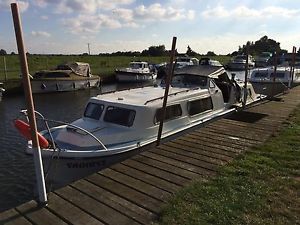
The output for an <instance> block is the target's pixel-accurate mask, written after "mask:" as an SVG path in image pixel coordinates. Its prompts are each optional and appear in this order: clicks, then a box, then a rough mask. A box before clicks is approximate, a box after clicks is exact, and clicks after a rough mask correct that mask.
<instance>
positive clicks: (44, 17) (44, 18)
mask: <svg viewBox="0 0 300 225" xmlns="http://www.w3.org/2000/svg"><path fill="white" fill-rule="evenodd" d="M41 19H42V20H48V19H49V17H48V16H45V15H43V16H41Z"/></svg>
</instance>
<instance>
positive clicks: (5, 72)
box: [3, 56, 7, 81]
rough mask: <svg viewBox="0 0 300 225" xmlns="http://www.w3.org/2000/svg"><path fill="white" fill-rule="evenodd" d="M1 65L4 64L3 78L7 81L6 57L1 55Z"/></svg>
mask: <svg viewBox="0 0 300 225" xmlns="http://www.w3.org/2000/svg"><path fill="white" fill-rule="evenodd" d="M3 65H4V80H5V81H7V67H6V58H5V56H3Z"/></svg>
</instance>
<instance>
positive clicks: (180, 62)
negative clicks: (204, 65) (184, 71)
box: [175, 56, 199, 69]
mask: <svg viewBox="0 0 300 225" xmlns="http://www.w3.org/2000/svg"><path fill="white" fill-rule="evenodd" d="M196 65H199V59H197V58H194V57H189V56H179V57H177V58H176V65H175V68H176V69H181V68H183V67H185V66H196Z"/></svg>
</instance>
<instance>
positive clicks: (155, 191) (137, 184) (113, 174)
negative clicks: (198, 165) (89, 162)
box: [98, 168, 171, 201]
mask: <svg viewBox="0 0 300 225" xmlns="http://www.w3.org/2000/svg"><path fill="white" fill-rule="evenodd" d="M98 173H99V174H101V175H103V176H105V177H107V178H110V179H113V180H115V181H117V182H119V183H120V184H123V185H126V186H127V187H129V188H131V189H134V190H137V191H139V192H141V193H144V194H146V195H149V196H151V197H152V198H155V199H157V200H158V201H165V200H166V199H168V198H169V197H170V196H171V193H170V192H167V191H165V190H162V189H159V188H157V187H155V186H153V185H151V184H149V183H146V182H144V181H142V180H140V179H136V178H133V177H131V176H128V175H126V174H123V173H121V172H118V171H116V170H112V169H110V168H108V169H105V170H103V171H100V172H98Z"/></svg>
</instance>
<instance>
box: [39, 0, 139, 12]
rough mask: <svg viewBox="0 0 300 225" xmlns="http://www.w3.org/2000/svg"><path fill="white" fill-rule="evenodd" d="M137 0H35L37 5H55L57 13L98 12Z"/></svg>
mask: <svg viewBox="0 0 300 225" xmlns="http://www.w3.org/2000/svg"><path fill="white" fill-rule="evenodd" d="M133 2H135V0H109V1H108V0H87V1H82V0H34V3H35V5H37V6H39V7H46V6H48V5H54V7H55V9H56V10H55V11H56V13H60V14H65V13H76V12H79V13H81V14H82V13H87V14H89V13H96V12H97V11H101V10H111V9H114V8H117V7H119V6H121V5H130V4H132V3H133Z"/></svg>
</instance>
